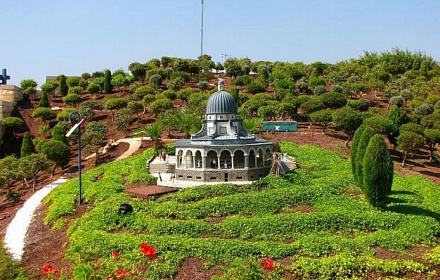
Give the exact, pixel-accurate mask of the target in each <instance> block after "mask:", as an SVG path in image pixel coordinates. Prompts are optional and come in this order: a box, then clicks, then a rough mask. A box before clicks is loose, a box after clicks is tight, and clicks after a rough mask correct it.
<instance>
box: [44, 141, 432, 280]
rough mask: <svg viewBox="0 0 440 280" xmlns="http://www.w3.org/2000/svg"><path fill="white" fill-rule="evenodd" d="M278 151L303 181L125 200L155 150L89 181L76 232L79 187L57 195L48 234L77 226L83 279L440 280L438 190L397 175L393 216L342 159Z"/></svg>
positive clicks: (74, 245)
mask: <svg viewBox="0 0 440 280" xmlns="http://www.w3.org/2000/svg"><path fill="white" fill-rule="evenodd" d="M281 147H282V150H283V151H285V152H287V153H289V154H290V155H293V156H295V157H296V158H297V160H298V162H299V163H300V165H301V167H302V168H301V169H298V170H296V171H295V172H293V173H290V174H288V175H287V176H285V177H282V178H276V177H271V176H269V177H267V178H264V179H262V180H259V181H257V182H255V183H253V184H250V185H245V186H234V185H230V184H220V185H215V186H208V185H207V186H202V187H195V188H188V189H183V190H181V191H179V192H177V193H173V194H169V195H166V196H162V197H159V198H155V199H150V200H149V201H147V200H140V199H136V198H133V197H130V196H128V195H126V194H125V193H124V189H125V188H126V187H127V186H128V185H129V184H131V183H134V182H145V184H146V185H147V184H148V183H149V182H150V180H151V177H150V176H149V175H148V173H147V170H145V164H144V163H145V160H147V159H148V158H149V157H150V156H151V155H152V153H153V152H152V151H151V150H147V151H146V152H144V153H143V154H141V155H137V156H135V157H132V158H129V159H126V160H123V161H119V162H113V163H109V164H106V165H103V166H100V167H98V168H96V169H93V170H91V171H89V172H87V173H86V174H84V176H83V177H84V179H83V186H84V198H85V201H86V204H87V205H88V209H89V210H88V211H87V213H85V214H84V215H83V216H82V217H79V218H76V219H74V220H73V221H72V217H73V216H72V215H73V214H74V213H75V211H76V208H75V198H76V188H77V182H76V180H71V181H69V182H67V183H65V184H64V185H62V186H60V187H59V188H57V189H56V190H54V191H53V192H52V193H51V194H50V195H49V196H48V197H47V199H46V203H48V204H49V205H50V207H49V211H48V212H47V216H46V219H45V222H46V223H49V224H50V225H51V226H52V227H53V229H54V230H55V231H64V230H66V228H67V226H68V225H69V226H68V230H67V234H68V237H69V242H68V244H67V247H66V260H68V261H69V262H71V263H73V265H74V267H73V269H72V272H71V273H72V274H73V277H74V278H75V279H94V278H93V277H98V276H102V277H108V276H109V275H114V276H116V275H117V274H118V273H120V274H125V273H129V274H130V276H127V277H132V278H133V279H147V278H148V279H170V278H173V277H178V275H179V273H181V269H184V268H187V267H188V265H187V262H190V261H193V262H196V263H199V264H200V263H201V265H202V267H201V268H200V267H199V270H201V271H202V273H203V271H204V274H205V275H206V278H198V279H210V278H209V277H210V276H212V275H215V274H216V275H217V276H213V277H214V278H215V279H263V277H266V278H267V279H342V278H355V279H356V278H357V279H367V278H368V279H375V278H378V277H403V278H404V277H406V278H408V279H414V278H417V279H434V278H435V277H436V275H438V273H439V272H438V271H437V270H438V269H437V267H436V266H437V265H438V264H440V250H439V248H440V247H439V246H438V240H437V237H438V235H439V233H440V223H439V217H440V216H439V215H440V193H439V192H440V190H439V189H438V186H437V185H435V184H433V183H432V182H430V181H428V180H426V179H424V178H422V177H420V176H410V177H402V176H400V175H397V174H396V175H395V179H394V183H393V191H392V194H391V197H390V199H389V201H388V204H387V206H386V208H385V209H384V210H383V211H378V210H376V209H374V208H372V207H370V206H369V205H368V204H367V203H366V202H365V201H364V197H363V195H362V194H361V192H360V191H359V190H358V189H357V187H356V186H355V184H354V181H353V179H352V176H351V173H350V165H349V161H348V160H346V159H345V158H343V157H342V156H340V155H339V154H337V153H335V152H331V151H326V150H323V149H320V148H317V147H314V146H309V145H305V146H297V145H295V144H293V143H287V142H284V143H282V144H281ZM121 203H130V204H131V205H132V206H133V208H134V211H133V213H132V214H129V215H124V216H120V215H118V214H117V211H118V208H119V206H120V205H121ZM141 244H144V245H143V246H147V245H145V244H148V246H151V247H152V248H154V249H155V251H156V257H155V258H150V257H148V256H146V255H144V254H142V250H140V245H141ZM115 252H117V253H115ZM115 255H117V257H115ZM267 262H269V263H271V262H273V264H274V267H273V270H272V267H271V266H270V265H269V266H268V265H267ZM60 270H61V271H62V269H60ZM199 272H200V271H199ZM63 273H66V275H67V276H68V277H69V278H71V277H72V275H70V272H67V271H63ZM436 273H437V274H436ZM176 275H177V276H176ZM181 279H184V278H181ZM186 279H188V278H186Z"/></svg>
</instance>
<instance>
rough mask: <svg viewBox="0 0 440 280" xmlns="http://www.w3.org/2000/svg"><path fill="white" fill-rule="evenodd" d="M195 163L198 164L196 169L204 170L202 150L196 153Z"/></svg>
mask: <svg viewBox="0 0 440 280" xmlns="http://www.w3.org/2000/svg"><path fill="white" fill-rule="evenodd" d="M194 162H195V164H196V168H202V167H203V165H202V152H201V151H200V150H196V152H195V153H194Z"/></svg>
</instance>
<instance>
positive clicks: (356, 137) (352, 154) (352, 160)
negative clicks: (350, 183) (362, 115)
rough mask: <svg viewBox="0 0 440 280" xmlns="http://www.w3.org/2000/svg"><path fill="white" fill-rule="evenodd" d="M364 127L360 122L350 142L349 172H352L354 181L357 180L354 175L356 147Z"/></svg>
mask: <svg viewBox="0 0 440 280" xmlns="http://www.w3.org/2000/svg"><path fill="white" fill-rule="evenodd" d="M366 128H367V126H366V125H365V124H362V125H361V126H360V127H359V128H358V129H356V132H355V133H354V135H353V141H352V142H351V147H350V163H351V172H352V174H353V177H354V179H355V180H356V181H357V177H356V152H357V147H358V145H359V142H360V139H361V136H362V133H363V131H364V130H365V129H366Z"/></svg>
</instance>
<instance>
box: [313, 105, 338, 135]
mask: <svg viewBox="0 0 440 280" xmlns="http://www.w3.org/2000/svg"><path fill="white" fill-rule="evenodd" d="M332 115H333V110H331V109H324V110H319V111H316V112H313V113H311V114H310V120H311V121H313V122H315V123H318V124H319V125H321V128H322V130H323V131H324V134H325V133H326V129H327V128H328V126H329V124H330V122H331V121H332Z"/></svg>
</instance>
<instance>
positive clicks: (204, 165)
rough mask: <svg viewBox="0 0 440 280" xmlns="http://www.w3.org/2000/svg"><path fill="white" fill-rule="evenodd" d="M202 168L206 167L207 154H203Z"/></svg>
mask: <svg viewBox="0 0 440 280" xmlns="http://www.w3.org/2000/svg"><path fill="white" fill-rule="evenodd" d="M202 168H203V169H206V156H202Z"/></svg>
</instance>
